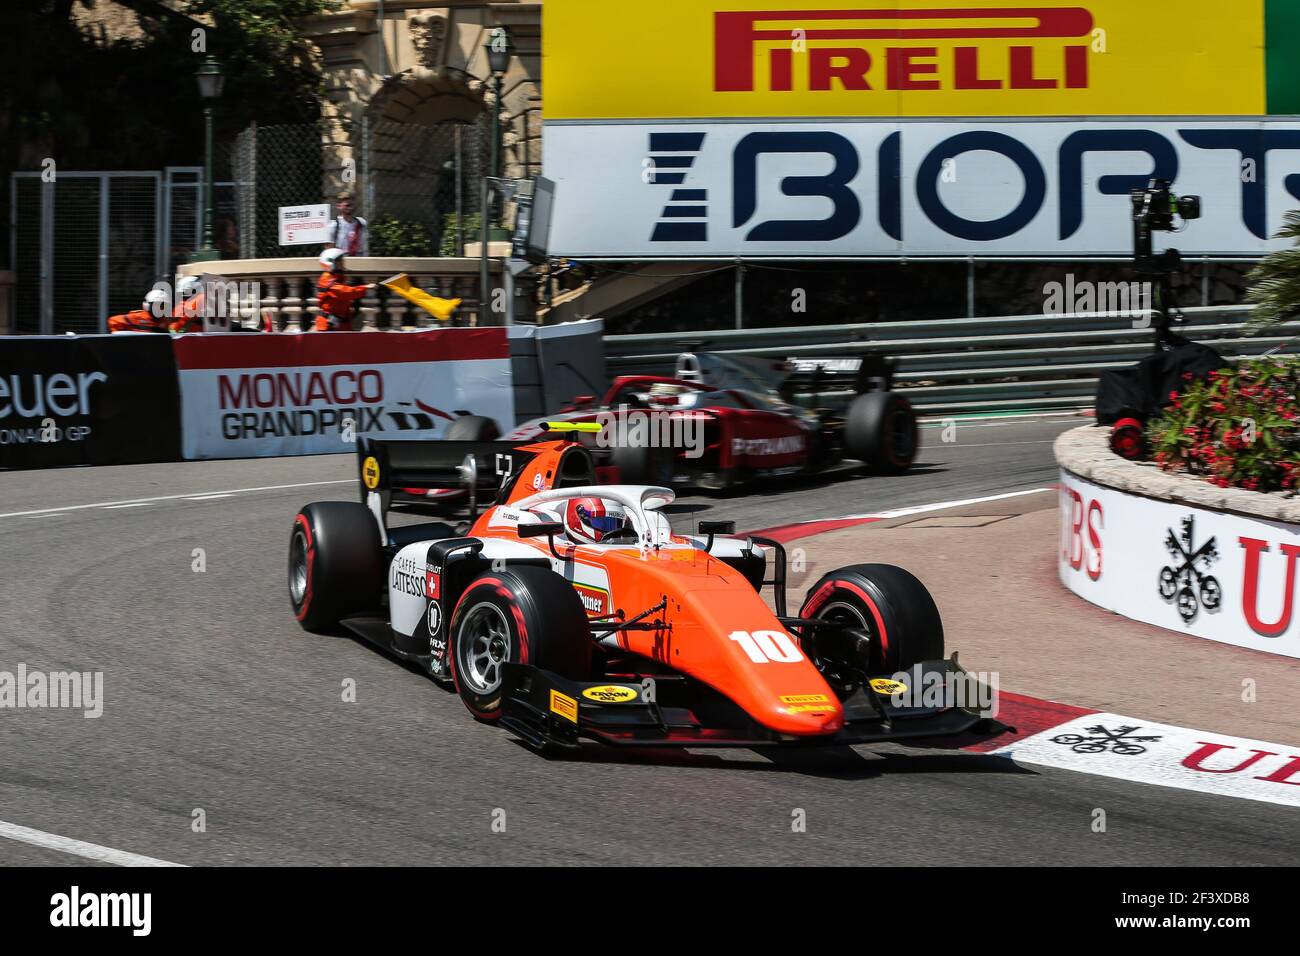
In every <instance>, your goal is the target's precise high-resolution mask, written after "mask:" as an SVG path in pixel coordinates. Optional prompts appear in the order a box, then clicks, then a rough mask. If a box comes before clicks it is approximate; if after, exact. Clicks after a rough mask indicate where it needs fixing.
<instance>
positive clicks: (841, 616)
mask: <svg viewBox="0 0 1300 956" xmlns="http://www.w3.org/2000/svg"><path fill="white" fill-rule="evenodd" d="M817 616H818V617H819V618H821V619H822V620H831V621H837V622H839V623H840V624H846V625H848V626H849V627H853V628H857V629H858V630H859V631H866V632H867V633H868V634H870V633H871V627H870V625H868V624H867V619H866V618H865V617H863V616H862V612H861V611H860V610H858V608H856V607H854V606H853V605H852V604H848V603H846V602H844V601H831V603H830V604H827V605H826V606H825V607H824V608H822V610H821V613H820V614H818V615H817Z"/></svg>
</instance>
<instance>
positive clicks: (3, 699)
mask: <svg viewBox="0 0 1300 956" xmlns="http://www.w3.org/2000/svg"><path fill="white" fill-rule="evenodd" d="M44 709H51V710H61V709H63V710H80V711H81V712H82V716H83V717H86V718H87V719H90V718H94V717H99V716H101V715H102V714H103V713H104V672H103V671H39V670H28V669H27V665H26V664H19V665H18V667H17V668H15V669H14V670H12V671H10V670H0V710H44Z"/></svg>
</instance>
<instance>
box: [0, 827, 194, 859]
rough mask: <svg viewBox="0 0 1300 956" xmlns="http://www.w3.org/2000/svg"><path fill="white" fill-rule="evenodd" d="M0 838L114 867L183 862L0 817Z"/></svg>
mask: <svg viewBox="0 0 1300 956" xmlns="http://www.w3.org/2000/svg"><path fill="white" fill-rule="evenodd" d="M0 837H3V838H4V839H6V840H16V841H18V842H19V843H29V844H31V845H32V846H39V847H44V848H45V849H47V850H57V851H58V852H59V853H70V854H72V855H73V856H79V857H83V858H84V859H87V860H98V861H99V862H100V863H112V864H113V865H114V866H184V865H185V864H184V863H169V862H168V861H167V860H158V859H155V858H153V857H151V856H141V855H140V854H138V853H127V852H126V851H125V850H114V849H113V848H112V847H108V846H100V845H99V844H98V843H86V842H85V841H83V840H73V839H72V838H71V837H65V836H59V835H58V834H57V833H46V832H44V831H43V830H33V829H31V828H30V827H20V826H18V824H16V823H5V822H4V821H3V820H0Z"/></svg>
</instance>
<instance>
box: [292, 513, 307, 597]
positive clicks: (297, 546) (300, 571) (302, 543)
mask: <svg viewBox="0 0 1300 956" xmlns="http://www.w3.org/2000/svg"><path fill="white" fill-rule="evenodd" d="M289 596H290V597H291V598H293V603H294V604H301V603H302V601H303V598H304V597H306V596H307V537H306V535H304V534H303V533H302V532H301V531H295V532H294V533H293V540H292V541H291V542H290V543H289Z"/></svg>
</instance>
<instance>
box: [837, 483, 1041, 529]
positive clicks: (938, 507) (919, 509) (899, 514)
mask: <svg viewBox="0 0 1300 956" xmlns="http://www.w3.org/2000/svg"><path fill="white" fill-rule="evenodd" d="M1054 490H1055V489H1053V488H1030V489H1028V490H1026V491H1008V492H1006V493H1005V494H1000V495H987V496H986V497H983V498H963V499H961V500H960V501H940V502H938V503H936V504H932V505H917V506H916V507H914V508H898V509H896V510H894V511H873V512H871V513H870V514H865V515H846V516H845V517H846V518H848V519H852V518H880V519H885V518H906V517H907V516H908V515H919V514H925V513H926V512H927V511H944V510H946V509H948V508H961V507H963V506H965V505H980V504H984V502H986V501H1005V500H1006V499H1007V498H1023V497H1024V496H1026V495H1038V494H1042V493H1043V492H1045V491H1054ZM826 520H830V521H837V520H840V519H837V518H830V519H826Z"/></svg>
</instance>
